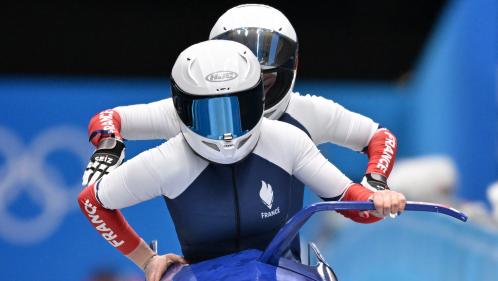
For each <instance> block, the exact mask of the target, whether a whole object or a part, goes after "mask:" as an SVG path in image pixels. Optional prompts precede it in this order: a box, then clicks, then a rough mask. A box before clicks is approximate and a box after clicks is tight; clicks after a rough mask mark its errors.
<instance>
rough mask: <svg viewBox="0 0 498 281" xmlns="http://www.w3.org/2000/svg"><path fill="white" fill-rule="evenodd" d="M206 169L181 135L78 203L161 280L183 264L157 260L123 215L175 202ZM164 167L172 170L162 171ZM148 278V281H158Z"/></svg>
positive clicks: (168, 257) (130, 163)
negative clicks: (161, 201) (149, 203)
mask: <svg viewBox="0 0 498 281" xmlns="http://www.w3.org/2000/svg"><path fill="white" fill-rule="evenodd" d="M206 166H207V163H206V161H204V160H202V159H200V158H199V157H197V156H196V155H194V154H193V152H192V151H191V150H190V149H189V148H188V145H187V144H186V143H185V141H184V139H183V137H182V136H181V135H179V136H177V137H175V138H172V139H171V140H170V141H168V142H166V143H163V144H162V145H160V146H158V147H156V148H153V149H150V150H147V151H145V152H143V153H141V154H139V155H137V156H136V157H134V158H133V159H130V160H129V161H127V162H126V163H124V164H123V165H122V166H120V167H119V168H117V169H116V170H114V171H113V172H112V173H110V174H109V175H108V176H106V177H104V178H102V180H100V181H99V182H97V183H96V184H95V185H89V186H87V187H86V188H85V189H84V190H83V191H82V192H81V193H80V195H79V197H78V203H79V205H80V208H81V211H82V212H83V214H84V215H85V216H86V217H87V219H88V220H89V221H90V223H91V225H92V226H93V227H94V228H95V229H96V230H97V232H98V233H99V234H100V235H101V236H102V237H103V238H104V239H105V240H106V241H108V242H109V243H110V244H111V245H112V246H113V247H115V248H116V249H117V250H119V251H120V252H121V253H123V254H124V255H126V256H127V257H128V258H130V259H131V260H132V261H133V262H134V263H135V264H137V265H138V266H139V267H140V268H142V269H144V271H145V272H146V275H147V276H160V275H161V274H162V272H164V270H165V269H166V268H165V267H164V266H165V265H169V264H170V263H171V262H173V261H174V262H183V260H182V259H181V258H180V257H178V256H176V255H172V254H169V255H164V256H157V257H156V256H154V253H153V252H152V251H151V250H150V249H148V247H147V245H146V244H145V243H144V241H143V240H142V239H141V238H140V237H139V235H138V234H137V233H136V232H135V231H134V230H133V228H132V227H131V226H130V225H129V224H128V223H127V221H126V219H125V218H124V216H123V215H122V214H121V212H120V211H119V209H122V208H125V207H128V206H131V205H135V204H138V203H140V202H142V201H145V200H148V199H151V198H154V197H156V196H161V195H165V196H168V197H171V198H174V197H176V196H178V195H179V194H180V193H181V192H182V191H183V190H182V188H183V189H184V188H186V187H187V186H188V185H189V184H190V183H191V181H192V180H193V179H194V178H195V176H196V175H198V173H200V172H201V171H202V170H203V169H204V168H205V167H206ZM164 167H168V169H161V168H164ZM150 278H152V277H150ZM150 278H149V277H148V279H147V280H159V279H150Z"/></svg>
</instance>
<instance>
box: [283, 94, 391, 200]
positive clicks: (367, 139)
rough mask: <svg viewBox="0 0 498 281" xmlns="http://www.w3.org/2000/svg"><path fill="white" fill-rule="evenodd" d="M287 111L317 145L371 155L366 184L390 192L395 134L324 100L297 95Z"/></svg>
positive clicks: (364, 182)
mask: <svg viewBox="0 0 498 281" xmlns="http://www.w3.org/2000/svg"><path fill="white" fill-rule="evenodd" d="M287 111H288V113H289V114H291V115H292V116H294V117H295V118H297V119H298V121H299V122H300V123H302V125H303V126H304V127H305V128H306V129H307V130H308V132H309V134H310V136H311V138H312V140H313V141H314V142H315V143H316V144H321V143H326V142H331V143H335V144H338V145H341V146H344V147H347V148H350V149H352V150H355V151H362V152H364V153H365V154H367V155H368V159H369V161H368V165H367V169H366V172H365V178H364V180H363V181H362V184H364V185H366V186H368V187H369V188H372V189H380V190H383V189H388V187H387V178H388V177H389V174H390V173H391V170H392V167H393V165H394V161H395V159H396V152H397V140H396V137H395V136H394V134H393V133H392V132H390V131H389V130H387V129H385V128H379V124H377V123H375V122H374V121H373V120H372V119H370V118H368V117H365V116H363V115H361V114H358V113H355V112H351V111H349V110H347V109H345V108H344V107H343V106H341V105H339V104H338V103H335V102H333V101H331V100H328V99H325V98H323V97H318V96H310V95H306V96H300V95H298V94H293V96H292V98H291V102H290V104H289V107H288V109H287Z"/></svg>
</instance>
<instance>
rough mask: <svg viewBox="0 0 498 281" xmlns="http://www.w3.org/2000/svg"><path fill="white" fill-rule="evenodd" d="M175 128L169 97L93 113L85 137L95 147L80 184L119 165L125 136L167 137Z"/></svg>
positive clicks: (175, 117)
mask: <svg viewBox="0 0 498 281" xmlns="http://www.w3.org/2000/svg"><path fill="white" fill-rule="evenodd" d="M179 132H180V125H179V123H178V116H177V114H176V112H175V109H174V107H173V102H172V100H171V98H169V99H164V100H160V101H157V102H152V103H149V104H137V105H129V106H121V107H116V108H114V109H108V110H104V111H101V112H99V113H97V114H96V115H94V116H93V117H92V119H91V120H90V123H89V125H88V138H89V140H90V142H91V143H92V144H93V145H94V146H95V148H96V150H95V152H94V154H93V155H92V157H91V158H90V161H89V163H88V165H87V167H86V169H85V173H84V175H83V181H82V184H83V185H84V186H86V185H89V184H93V183H95V182H96V181H97V180H99V179H100V178H101V177H102V176H104V175H106V174H107V173H109V172H110V171H112V170H114V169H115V168H116V167H118V166H119V165H121V163H122V162H123V160H124V157H125V144H124V140H125V139H128V140H148V139H170V138H172V137H174V136H176V135H177V134H178V133H179Z"/></svg>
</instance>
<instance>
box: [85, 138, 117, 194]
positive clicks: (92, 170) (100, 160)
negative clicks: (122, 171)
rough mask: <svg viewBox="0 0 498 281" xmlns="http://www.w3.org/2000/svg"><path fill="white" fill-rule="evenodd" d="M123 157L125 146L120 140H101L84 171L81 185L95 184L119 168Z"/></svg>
mask: <svg viewBox="0 0 498 281" xmlns="http://www.w3.org/2000/svg"><path fill="white" fill-rule="evenodd" d="M124 157H125V145H124V143H123V142H122V141H121V140H119V139H116V138H106V139H103V140H101V141H100V143H99V145H98V146H97V149H96V150H95V152H94V153H93V155H92V157H91V158H90V162H89V163H88V165H87V167H86V169H85V173H84V174H83V182H82V185H83V186H87V185H90V184H93V183H95V182H96V181H97V180H99V179H100V178H102V177H103V176H104V175H106V174H108V173H109V172H110V171H112V170H114V169H116V168H117V167H119V165H121V163H123V159H124Z"/></svg>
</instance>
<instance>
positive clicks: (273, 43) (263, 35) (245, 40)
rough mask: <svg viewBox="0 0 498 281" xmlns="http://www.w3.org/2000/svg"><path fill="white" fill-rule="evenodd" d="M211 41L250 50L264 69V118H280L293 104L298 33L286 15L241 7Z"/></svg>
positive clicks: (221, 21) (232, 11) (213, 32)
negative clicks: (229, 43)
mask: <svg viewBox="0 0 498 281" xmlns="http://www.w3.org/2000/svg"><path fill="white" fill-rule="evenodd" d="M209 39H226V40H232V41H236V42H239V43H242V44H244V45H246V46H247V47H248V48H249V49H251V51H252V52H253V53H254V54H255V55H256V57H257V58H258V60H259V63H260V64H261V67H262V69H263V80H264V87H265V116H266V117H268V118H271V119H278V118H280V116H281V115H282V114H283V113H284V112H285V109H286V108H287V105H288V104H289V101H290V95H291V93H292V90H293V87H294V81H295V80H296V70H297V61H298V44H297V36H296V31H295V30H294V28H293V27H292V25H291V23H290V22H289V20H288V19H287V18H286V17H285V15H284V14H282V12H280V11H279V10H277V9H275V8H272V7H270V6H266V5H260V4H245V5H240V6H237V7H234V8H231V9H230V10H228V11H226V12H225V13H224V14H223V15H222V16H221V17H220V18H219V19H218V21H217V22H216V24H215V25H214V26H213V29H211V33H210V34H209Z"/></svg>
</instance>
